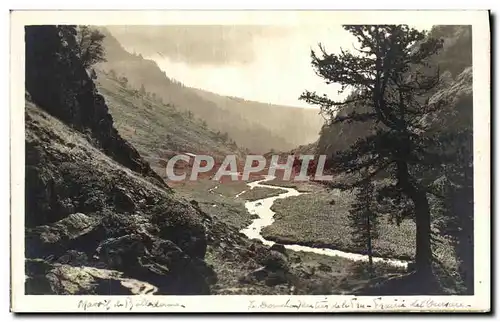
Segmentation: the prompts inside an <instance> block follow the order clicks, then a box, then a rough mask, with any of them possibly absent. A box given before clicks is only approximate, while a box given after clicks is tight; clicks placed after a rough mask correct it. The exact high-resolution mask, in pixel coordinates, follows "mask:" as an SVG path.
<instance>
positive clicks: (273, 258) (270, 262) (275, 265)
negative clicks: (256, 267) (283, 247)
mask: <svg viewBox="0 0 500 322" xmlns="http://www.w3.org/2000/svg"><path fill="white" fill-rule="evenodd" d="M263 264H264V266H265V267H266V268H267V269H269V270H271V271H277V270H288V259H287V258H286V256H285V255H283V254H282V253H280V252H277V251H274V250H272V251H270V252H269V254H268V255H267V256H266V258H265V259H264V262H263Z"/></svg>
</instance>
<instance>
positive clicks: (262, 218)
mask: <svg viewBox="0 0 500 322" xmlns="http://www.w3.org/2000/svg"><path fill="white" fill-rule="evenodd" d="M272 179H274V177H273V176H267V177H266V178H264V179H262V180H258V181H253V182H249V183H248V184H247V185H248V186H249V187H250V189H253V188H255V187H265V188H271V189H282V190H286V192H284V193H282V194H280V195H278V196H274V197H268V198H262V199H259V200H255V201H247V202H246V203H245V207H246V209H247V210H248V212H250V213H251V214H256V215H257V216H259V218H257V219H254V220H253V221H252V223H251V224H250V225H249V226H248V227H246V228H244V229H242V230H241V233H243V234H245V235H246V236H247V237H248V238H250V239H252V238H255V239H258V240H260V241H262V243H264V245H268V246H271V245H273V244H274V242H273V241H270V240H267V239H265V238H264V237H262V235H261V232H262V228H264V227H266V226H269V225H271V224H272V223H273V222H274V214H275V213H274V212H273V211H272V210H271V207H272V205H273V203H274V201H275V200H278V199H284V198H288V197H293V196H299V195H301V194H304V193H301V192H299V191H297V190H296V189H294V188H287V187H280V186H271V185H266V184H263V183H264V182H266V181H270V180H272ZM240 194H241V193H240ZM240 194H238V195H237V197H238V196H239V195H240ZM284 246H285V248H287V249H291V250H293V251H298V252H310V253H316V254H320V255H326V256H338V257H343V258H347V259H350V260H353V261H368V256H367V255H362V254H356V253H348V252H343V251H340V250H335V249H330V248H315V247H309V246H302V245H297V244H289V245H284ZM373 262H384V263H386V264H389V265H392V266H398V267H406V266H407V264H408V262H407V261H402V260H398V259H389V258H382V257H373Z"/></svg>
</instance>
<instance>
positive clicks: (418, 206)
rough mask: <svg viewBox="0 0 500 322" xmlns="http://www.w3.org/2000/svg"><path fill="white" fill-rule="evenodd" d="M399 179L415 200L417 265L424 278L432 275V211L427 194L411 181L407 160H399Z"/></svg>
mask: <svg viewBox="0 0 500 322" xmlns="http://www.w3.org/2000/svg"><path fill="white" fill-rule="evenodd" d="M397 172H398V175H397V176H398V181H399V185H400V187H401V188H402V189H403V192H404V193H405V194H406V195H407V196H408V197H409V198H410V199H411V200H412V201H413V204H414V206H415V225H416V254H415V266H416V272H417V274H418V275H420V276H422V277H423V278H427V277H431V276H432V248H431V212H430V208H429V200H428V199H427V194H426V193H425V191H422V190H420V189H418V188H417V187H415V185H414V184H413V183H412V182H410V174H409V172H408V165H407V163H406V162H403V161H399V162H397Z"/></svg>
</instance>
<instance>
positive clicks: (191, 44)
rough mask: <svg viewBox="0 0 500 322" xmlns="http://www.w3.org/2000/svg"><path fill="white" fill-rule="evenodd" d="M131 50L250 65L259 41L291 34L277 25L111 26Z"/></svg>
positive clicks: (199, 62)
mask: <svg viewBox="0 0 500 322" xmlns="http://www.w3.org/2000/svg"><path fill="white" fill-rule="evenodd" d="M107 29H108V30H109V31H110V32H111V33H112V34H113V36H115V37H116V38H117V39H118V41H120V43H121V44H122V45H123V46H124V47H125V48H126V49H127V50H129V51H130V50H133V51H136V52H140V53H142V54H143V55H145V56H150V55H155V54H158V53H159V54H161V55H163V56H166V57H168V58H169V59H171V60H172V61H175V62H183V63H187V64H192V65H226V64H248V63H251V62H252V61H254V60H255V58H256V55H257V53H256V52H255V47H254V43H255V41H257V39H259V38H280V37H283V36H286V35H287V34H288V32H289V30H287V29H286V28H284V27H277V26H243V25H234V26H229V25H209V26H204V25H189V26H180V25H172V26H107Z"/></svg>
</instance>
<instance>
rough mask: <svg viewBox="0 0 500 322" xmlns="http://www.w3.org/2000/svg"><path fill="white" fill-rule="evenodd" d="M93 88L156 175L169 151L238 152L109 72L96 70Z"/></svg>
mask: <svg viewBox="0 0 500 322" xmlns="http://www.w3.org/2000/svg"><path fill="white" fill-rule="evenodd" d="M96 83H97V88H98V89H99V92H100V93H101V94H102V95H103V96H104V97H105V99H106V102H107V105H108V106H109V109H110V113H111V114H112V115H113V118H114V120H115V126H116V128H117V130H118V132H119V133H120V134H121V135H122V136H123V137H124V138H125V139H126V140H127V141H129V142H131V143H132V144H133V145H134V146H135V147H137V149H138V151H139V152H140V154H141V156H142V157H144V158H145V159H146V160H147V161H148V162H149V163H150V165H151V167H152V168H153V169H154V170H155V171H156V172H157V173H159V174H160V175H163V174H164V173H165V163H166V161H167V160H168V159H169V158H170V157H171V156H173V155H175V154H178V153H181V152H184V153H185V152H188V153H195V154H209V155H211V156H213V157H215V158H223V157H224V156H225V155H228V154H236V155H242V154H243V152H242V151H240V150H239V149H238V147H237V146H236V144H235V143H234V142H231V140H230V139H229V138H225V137H224V135H223V134H222V133H217V132H214V131H212V130H210V129H209V128H208V127H207V125H206V124H205V123H203V121H202V120H200V119H195V118H194V117H192V115H191V116H190V114H189V113H186V112H182V111H179V110H178V109H176V108H174V107H173V106H171V105H167V104H165V103H163V102H162V101H161V100H160V99H159V98H157V97H156V96H154V97H153V96H152V95H151V94H150V93H147V92H145V91H141V90H138V89H134V88H132V87H131V86H130V85H126V84H124V83H123V82H121V81H120V80H118V79H116V78H115V77H113V76H112V75H110V74H108V73H105V72H98V78H97V82H96Z"/></svg>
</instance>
